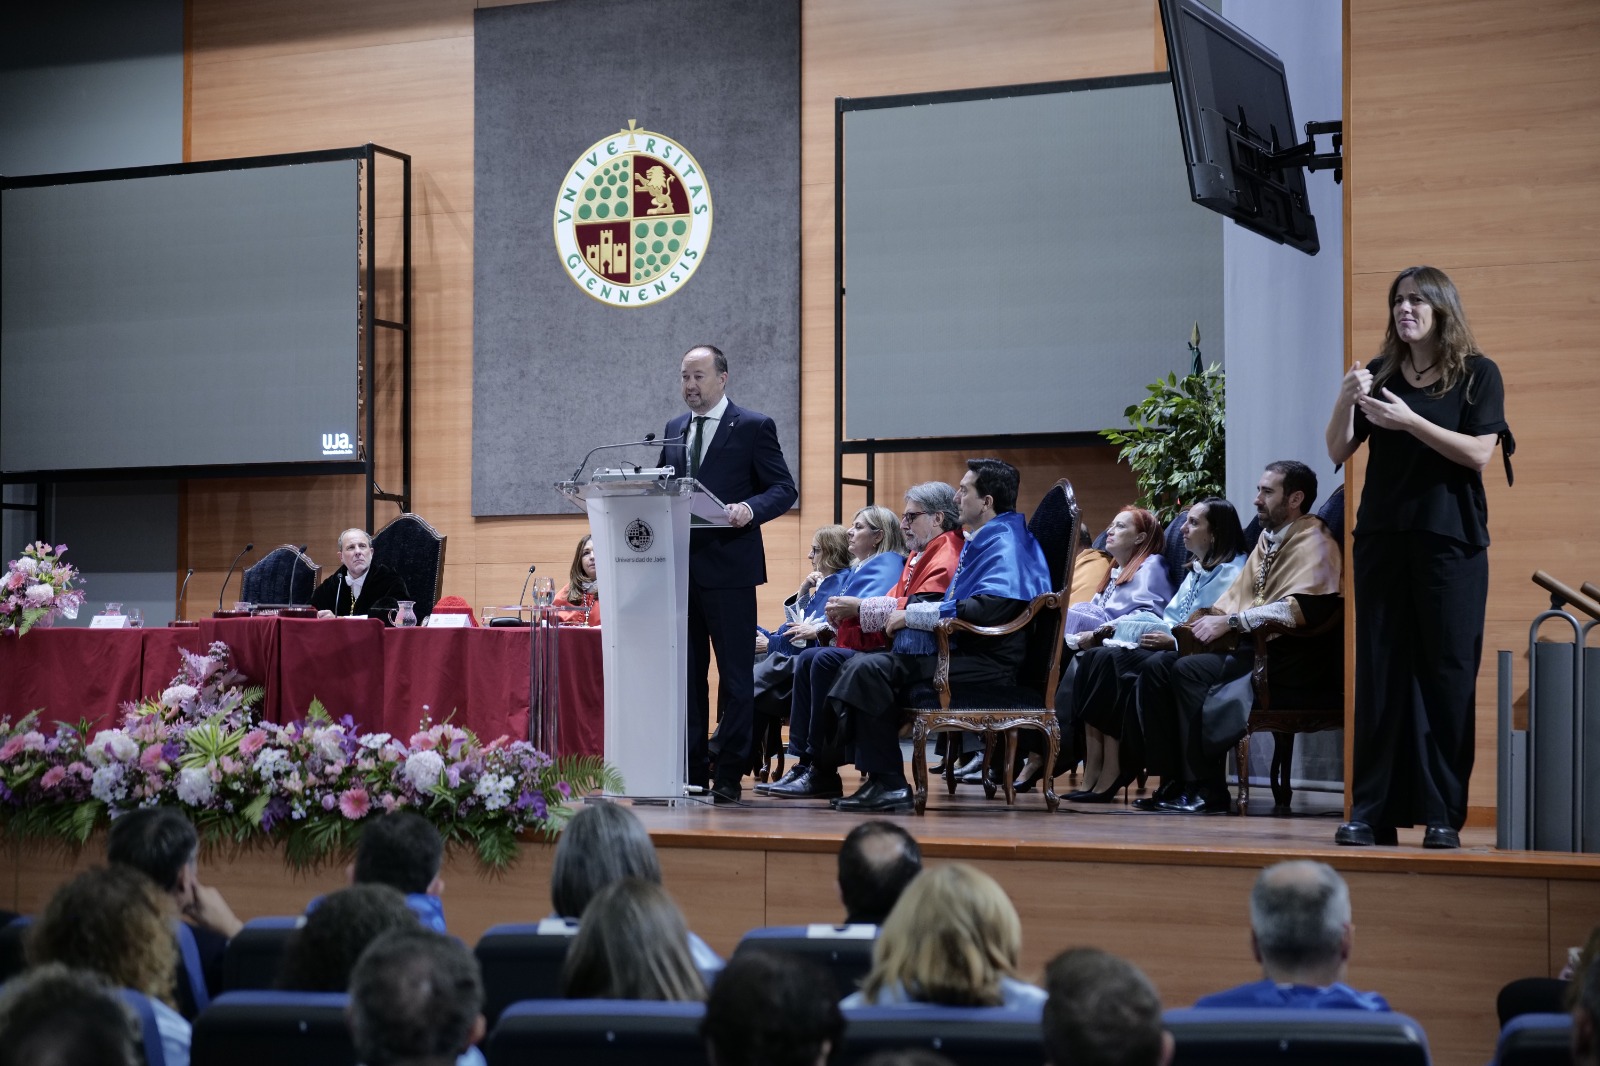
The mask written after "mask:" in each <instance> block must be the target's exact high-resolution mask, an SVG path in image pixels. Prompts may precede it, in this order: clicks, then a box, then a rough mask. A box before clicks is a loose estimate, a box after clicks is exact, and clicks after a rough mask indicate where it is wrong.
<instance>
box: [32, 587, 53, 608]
mask: <svg viewBox="0 0 1600 1066" xmlns="http://www.w3.org/2000/svg"><path fill="white" fill-rule="evenodd" d="M27 595H28V602H29V603H30V604H32V605H33V606H35V607H43V606H44V605H45V604H47V603H49V602H50V601H51V600H53V599H55V598H56V590H55V589H53V588H51V587H50V586H49V585H42V584H41V585H29V586H28V593H27Z"/></svg>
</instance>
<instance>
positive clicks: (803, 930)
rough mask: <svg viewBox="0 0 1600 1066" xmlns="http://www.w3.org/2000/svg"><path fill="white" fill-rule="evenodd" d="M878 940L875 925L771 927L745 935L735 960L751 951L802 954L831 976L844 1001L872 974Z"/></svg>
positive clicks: (734, 950) (734, 955)
mask: <svg viewBox="0 0 1600 1066" xmlns="http://www.w3.org/2000/svg"><path fill="white" fill-rule="evenodd" d="M877 941H878V927H877V926H875V925H772V926H767V927H765V928H763V929H752V930H750V931H749V932H748V933H746V934H745V935H744V937H743V938H742V939H741V940H740V941H739V944H738V946H737V947H735V948H734V949H733V957H734V958H738V957H739V956H740V955H744V954H746V953H748V952H751V951H770V952H773V953H775V954H779V955H799V956H801V957H803V958H806V959H809V960H811V961H812V962H814V963H816V964H817V965H818V966H821V967H822V968H823V969H825V970H827V971H828V972H829V973H831V974H832V975H833V982H834V985H835V986H836V987H837V988H838V990H839V998H840V999H843V998H844V997H846V996H848V995H850V993H852V992H855V991H857V990H858V989H860V987H861V982H862V981H863V980H864V979H865V978H866V976H867V974H868V973H870V972H871V970H872V946H873V945H874V944H876V943H877Z"/></svg>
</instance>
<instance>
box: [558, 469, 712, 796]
mask: <svg viewBox="0 0 1600 1066" xmlns="http://www.w3.org/2000/svg"><path fill="white" fill-rule="evenodd" d="M556 491H557V492H560V493H561V495H563V496H565V497H566V498H567V499H568V500H569V501H571V502H572V503H573V504H574V505H576V506H578V507H581V508H583V509H584V510H586V511H587V512H588V513H589V531H590V534H591V535H592V536H593V537H594V556H595V570H596V573H597V575H598V577H599V579H600V610H601V617H602V618H603V619H604V624H602V625H601V627H600V630H601V636H600V648H601V655H602V660H603V662H604V664H605V682H606V686H605V687H606V717H605V729H606V747H605V759H606V762H608V763H610V764H611V765H612V766H613V767H615V768H616V769H617V771H618V772H619V773H620V774H621V776H622V782H623V791H622V795H626V796H632V797H635V798H639V799H645V798H651V799H678V798H681V797H682V796H683V794H684V783H685V782H684V778H685V773H686V770H687V766H686V763H687V752H686V750H685V747H686V741H687V738H686V735H685V731H686V728H687V726H686V722H687V720H688V656H687V649H686V648H685V646H684V641H685V639H686V636H687V630H688V620H689V525H690V518H691V516H695V517H698V518H699V519H701V520H702V521H703V522H704V523H705V524H709V525H720V526H725V525H727V524H728V519H727V516H726V514H725V513H724V510H723V505H722V501H720V500H718V499H717V498H716V497H715V496H713V495H712V494H711V493H710V492H708V491H706V489H705V488H704V486H702V485H701V484H700V483H699V482H697V481H695V480H693V479H692V478H678V477H675V476H674V471H673V470H672V468H671V467H666V468H659V469H656V468H646V469H643V470H597V471H595V473H594V475H593V477H592V478H591V479H590V480H588V481H560V482H557V483H556Z"/></svg>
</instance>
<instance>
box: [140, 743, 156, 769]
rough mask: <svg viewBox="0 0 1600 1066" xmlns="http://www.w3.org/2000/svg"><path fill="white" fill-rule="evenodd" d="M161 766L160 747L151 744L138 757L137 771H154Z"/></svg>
mask: <svg viewBox="0 0 1600 1066" xmlns="http://www.w3.org/2000/svg"><path fill="white" fill-rule="evenodd" d="M160 766H161V745H160V744H152V745H150V746H149V747H148V748H146V749H144V752H143V753H142V754H141V755H140V756H139V769H141V770H150V771H154V770H157V769H159V768H160Z"/></svg>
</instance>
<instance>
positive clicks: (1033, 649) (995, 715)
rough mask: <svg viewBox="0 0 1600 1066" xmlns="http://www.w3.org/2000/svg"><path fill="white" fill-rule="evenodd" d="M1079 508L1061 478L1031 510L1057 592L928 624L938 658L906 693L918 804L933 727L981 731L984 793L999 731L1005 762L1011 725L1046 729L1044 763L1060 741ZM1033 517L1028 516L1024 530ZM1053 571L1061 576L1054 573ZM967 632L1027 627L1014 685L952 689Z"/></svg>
mask: <svg viewBox="0 0 1600 1066" xmlns="http://www.w3.org/2000/svg"><path fill="white" fill-rule="evenodd" d="M1078 521H1079V508H1078V501H1077V497H1076V496H1075V495H1074V494H1073V492H1072V484H1071V482H1069V481H1067V480H1066V479H1065V478H1063V479H1062V480H1060V481H1058V482H1057V483H1056V484H1055V485H1053V486H1051V489H1050V491H1049V492H1048V493H1046V494H1045V498H1044V499H1043V500H1041V501H1040V503H1039V507H1038V508H1037V509H1036V510H1035V512H1034V523H1037V524H1038V525H1039V526H1040V530H1041V531H1042V532H1043V533H1044V534H1045V537H1044V539H1040V535H1039V533H1038V532H1035V533H1034V537H1035V539H1038V540H1039V543H1040V546H1041V547H1044V546H1045V545H1046V544H1047V543H1048V545H1049V551H1047V553H1046V555H1045V561H1046V563H1047V564H1048V565H1049V566H1050V570H1051V575H1052V580H1055V581H1056V589H1057V591H1055V592H1047V593H1044V594H1043V595H1040V596H1035V597H1034V598H1033V601H1032V602H1031V603H1029V604H1028V606H1027V608H1026V609H1025V610H1024V611H1023V612H1022V613H1021V614H1019V615H1018V616H1017V617H1016V618H1014V619H1012V620H1011V621H1010V622H1007V623H1006V624H1005V625H1001V626H975V625H973V624H971V623H970V622H964V621H962V620H961V619H959V618H947V619H945V620H944V621H942V622H940V623H939V624H938V626H937V627H935V628H934V631H933V637H934V642H935V643H936V645H937V646H938V656H939V662H938V667H937V668H936V670H935V672H934V676H933V685H932V691H931V692H929V691H928V689H927V687H926V686H917V687H916V688H913V689H912V690H911V692H910V694H909V701H910V704H911V706H910V707H909V708H908V712H909V714H910V716H911V775H912V783H913V785H914V787H915V794H916V811H917V813H918V814H922V813H923V812H924V811H926V810H927V807H928V737H929V735H930V734H933V733H940V732H953V731H961V732H968V733H978V734H980V735H981V736H982V737H983V780H984V786H983V790H984V794H985V795H986V796H988V798H990V799H993V798H994V794H995V791H996V789H995V785H994V783H993V777H992V775H991V774H990V773H989V765H990V763H991V762H992V761H993V755H994V742H995V739H996V738H997V737H1000V736H1004V737H1005V742H1006V745H1005V761H1004V763H1003V764H1002V765H1004V766H1006V767H1008V768H1009V767H1011V766H1013V765H1015V763H1016V757H1017V730H1019V729H1036V730H1038V731H1039V732H1041V733H1043V734H1044V736H1045V747H1046V751H1045V763H1044V765H1045V766H1054V765H1055V762H1056V755H1057V753H1058V752H1059V751H1060V749H1061V726H1060V723H1058V722H1057V721H1056V712H1055V701H1056V683H1057V682H1058V681H1059V680H1060V679H1061V653H1062V649H1063V647H1064V645H1063V644H1062V627H1063V626H1065V625H1066V620H1067V595H1068V593H1069V592H1070V591H1071V589H1072V567H1073V563H1074V561H1075V559H1076V556H1077V553H1076V551H1075V550H1074V546H1075V545H1076V544H1077V539H1078ZM1034 523H1030V527H1029V528H1030V530H1031V529H1032V528H1033V525H1034ZM1057 572H1059V573H1060V575H1061V576H1060V578H1059V579H1056V578H1055V576H1054V575H1055V574H1056V573H1057ZM952 633H970V634H973V635H975V636H979V637H1002V636H1009V635H1010V634H1012V633H1026V638H1025V639H1026V640H1027V653H1026V655H1025V657H1024V658H1023V663H1022V668H1021V669H1020V670H1019V671H1018V673H1017V683H1016V684H1015V685H1009V686H1000V685H985V686H982V688H981V689H978V690H975V691H970V692H952V691H951V686H950V635H951V634H952ZM955 764H956V760H955V759H949V758H947V759H945V763H944V765H945V785H946V787H947V788H948V789H949V791H950V792H951V793H952V794H954V792H955V790H956V777H955ZM1041 783H1042V784H1043V786H1044V802H1045V807H1046V809H1047V810H1050V811H1052V812H1053V811H1055V809H1056V808H1057V807H1058V806H1059V805H1060V800H1059V799H1058V798H1057V796H1056V792H1055V785H1054V782H1053V779H1052V778H1051V776H1050V775H1049V774H1046V775H1045V776H1044V777H1043V778H1042V779H1041ZM1000 784H1001V786H1002V788H1003V789H1004V792H1005V798H1006V803H1008V804H1014V803H1015V802H1016V800H1017V792H1016V784H1015V782H1014V781H1013V780H1012V776H1011V774H1010V773H1009V772H1007V773H1003V774H1001V775H1000Z"/></svg>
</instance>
